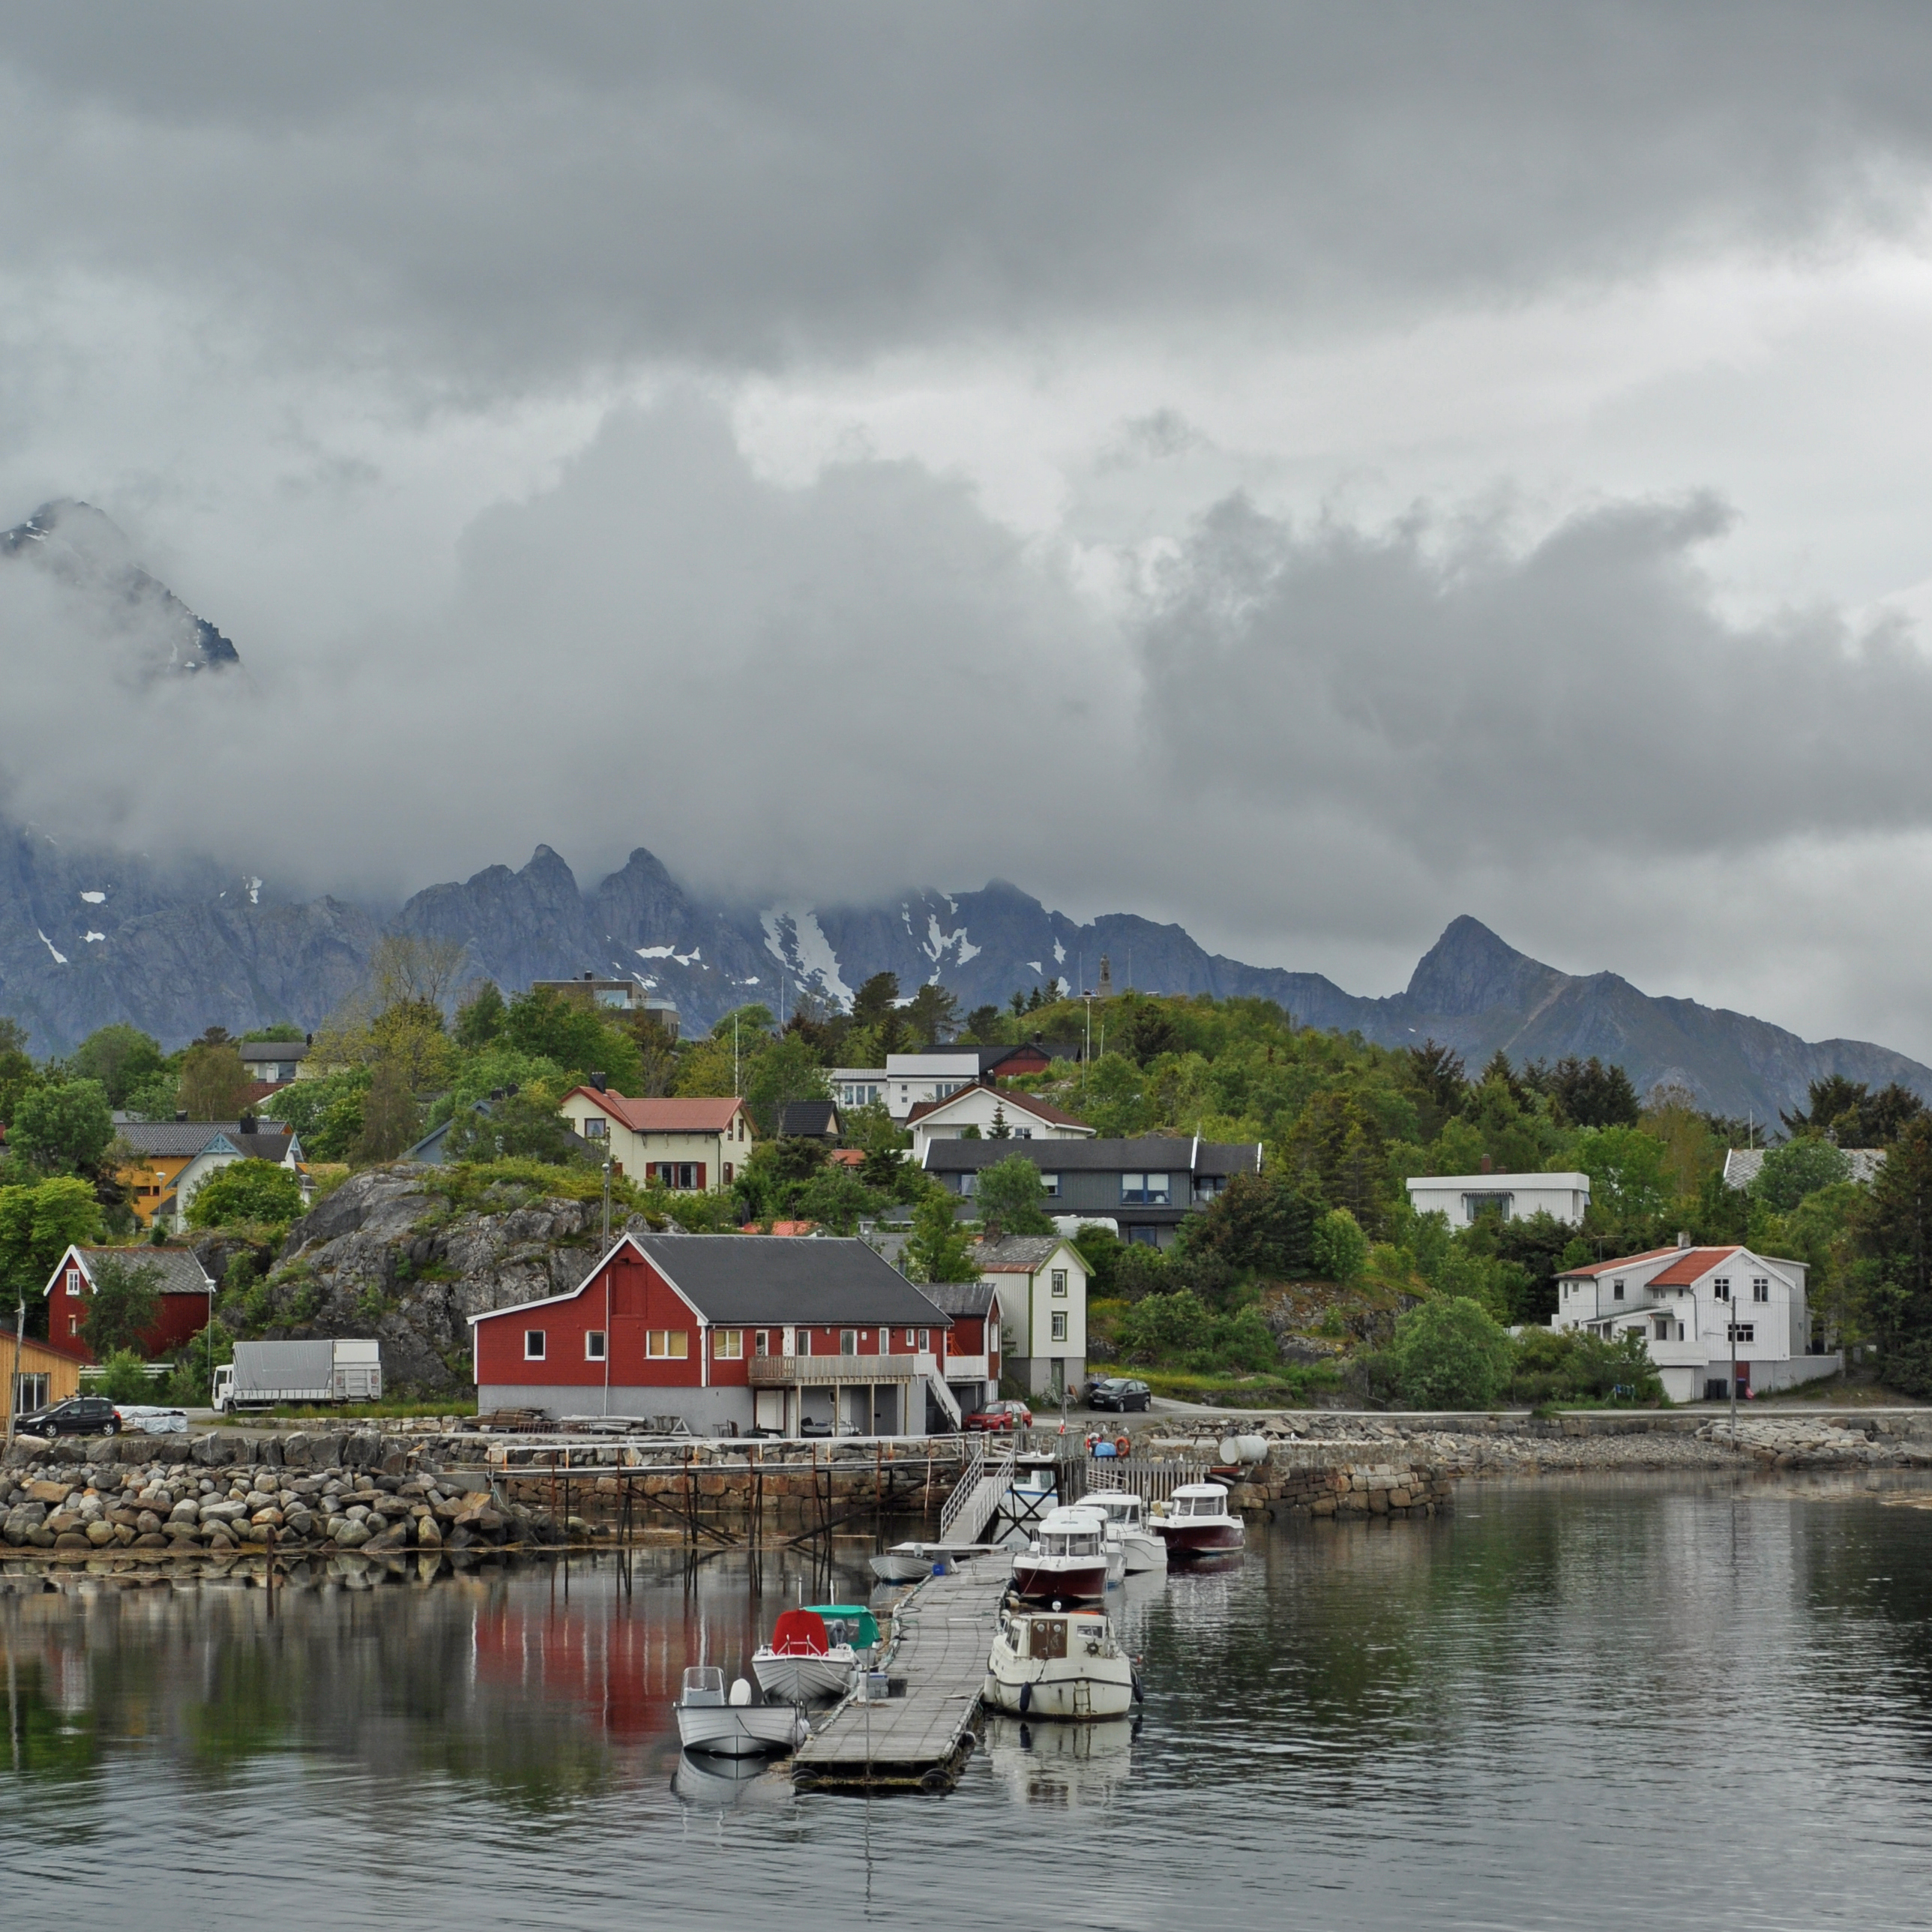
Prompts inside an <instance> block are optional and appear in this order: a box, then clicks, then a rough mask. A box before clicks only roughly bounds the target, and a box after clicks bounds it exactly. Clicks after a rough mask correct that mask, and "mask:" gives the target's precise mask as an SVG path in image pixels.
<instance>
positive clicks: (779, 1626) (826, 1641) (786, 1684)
mask: <svg viewBox="0 0 1932 1932" xmlns="http://www.w3.org/2000/svg"><path fill="white" fill-rule="evenodd" d="M878 1647H879V1626H878V1625H877V1623H876V1622H874V1620H873V1617H872V1613H871V1611H870V1610H866V1609H865V1607H863V1606H862V1605H860V1604H811V1605H808V1606H807V1607H805V1608H803V1609H801V1610H787V1611H786V1612H785V1613H784V1615H783V1616H781V1617H780V1618H779V1619H778V1622H776V1623H775V1625H773V1626H772V1640H771V1642H770V1643H768V1644H766V1645H765V1646H763V1648H762V1649H760V1650H758V1651H757V1652H755V1653H754V1655H753V1656H752V1658H751V1672H752V1675H753V1676H755V1677H756V1678H757V1680H758V1688H759V1689H760V1690H761V1691H763V1693H764V1694H765V1695H766V1697H774V1698H778V1699H781V1700H783V1701H784V1703H787V1704H811V1703H820V1702H822V1701H823V1700H824V1699H826V1698H828V1697H843V1696H844V1694H845V1693H846V1692H847V1691H848V1690H849V1689H850V1688H851V1684H852V1673H853V1672H854V1671H855V1670H859V1668H860V1667H862V1665H864V1664H867V1663H868V1662H869V1661H871V1658H872V1657H873V1656H874V1654H875V1653H876V1652H877V1649H878Z"/></svg>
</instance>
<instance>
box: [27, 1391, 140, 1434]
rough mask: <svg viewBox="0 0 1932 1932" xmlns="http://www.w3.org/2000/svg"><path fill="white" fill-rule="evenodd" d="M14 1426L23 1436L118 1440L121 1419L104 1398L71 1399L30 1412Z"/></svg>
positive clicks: (102, 1396)
mask: <svg viewBox="0 0 1932 1932" xmlns="http://www.w3.org/2000/svg"><path fill="white" fill-rule="evenodd" d="M13 1427H15V1428H16V1429H17V1430H19V1431H20V1433H21V1434H22V1435H23V1436H118V1435H119V1434H120V1433H121V1418H120V1417H119V1416H118V1415H115V1412H114V1405H113V1403H111V1402H110V1401H109V1400H107V1397H105V1396H104V1395H74V1396H69V1397H68V1399H67V1400H66V1401H65V1402H52V1403H48V1404H47V1406H46V1408H44V1409H34V1410H31V1411H30V1412H28V1414H27V1415H23V1416H22V1417H21V1418H20V1420H19V1421H17V1422H16V1423H15V1424H14V1425H13Z"/></svg>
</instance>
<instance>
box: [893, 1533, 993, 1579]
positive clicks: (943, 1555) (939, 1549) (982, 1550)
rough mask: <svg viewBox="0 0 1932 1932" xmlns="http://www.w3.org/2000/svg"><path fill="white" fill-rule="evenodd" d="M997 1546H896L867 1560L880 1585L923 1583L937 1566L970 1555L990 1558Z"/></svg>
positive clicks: (953, 1544) (963, 1558) (959, 1560)
mask: <svg viewBox="0 0 1932 1932" xmlns="http://www.w3.org/2000/svg"><path fill="white" fill-rule="evenodd" d="M994 1549H995V1545H994V1544H990V1543H895V1544H893V1545H892V1547H891V1549H889V1550H882V1551H881V1552H880V1553H879V1554H878V1555H877V1556H873V1557H868V1559H866V1560H867V1561H868V1562H869V1563H870V1564H871V1566H872V1574H873V1575H874V1577H877V1579H878V1580H879V1581H880V1583H923V1582H924V1581H925V1580H926V1578H927V1577H930V1576H931V1575H932V1566H933V1565H934V1564H935V1563H938V1562H941V1561H944V1562H948V1563H963V1562H965V1560H966V1559H967V1558H968V1557H969V1556H990V1555H991V1554H992V1552H993V1550H994Z"/></svg>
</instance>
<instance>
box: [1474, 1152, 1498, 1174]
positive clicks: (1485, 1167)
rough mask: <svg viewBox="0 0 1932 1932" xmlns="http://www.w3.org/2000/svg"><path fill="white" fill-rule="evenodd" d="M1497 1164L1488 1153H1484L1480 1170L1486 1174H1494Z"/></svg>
mask: <svg viewBox="0 0 1932 1932" xmlns="http://www.w3.org/2000/svg"><path fill="white" fill-rule="evenodd" d="M1478 1171H1479V1172H1481V1173H1484V1174H1493V1173H1494V1172H1496V1163H1495V1162H1494V1161H1493V1160H1490V1157H1489V1156H1488V1155H1487V1154H1484V1157H1483V1158H1482V1161H1481V1166H1480V1168H1479V1169H1478Z"/></svg>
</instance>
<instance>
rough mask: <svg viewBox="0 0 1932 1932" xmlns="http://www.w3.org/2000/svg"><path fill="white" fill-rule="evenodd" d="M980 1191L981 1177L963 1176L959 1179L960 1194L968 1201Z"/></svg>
mask: <svg viewBox="0 0 1932 1932" xmlns="http://www.w3.org/2000/svg"><path fill="white" fill-rule="evenodd" d="M979 1191H980V1177H979V1176H978V1175H977V1174H962V1175H961V1176H960V1177H959V1192H960V1193H962V1195H964V1196H965V1198H966V1199H968V1200H969V1201H970V1200H971V1199H972V1198H973V1196H974V1195H976V1194H977V1193H979Z"/></svg>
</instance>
